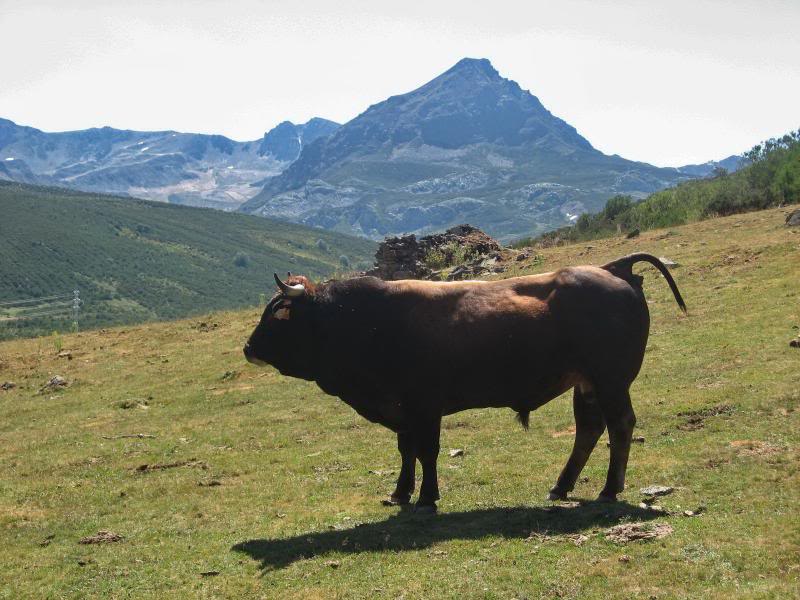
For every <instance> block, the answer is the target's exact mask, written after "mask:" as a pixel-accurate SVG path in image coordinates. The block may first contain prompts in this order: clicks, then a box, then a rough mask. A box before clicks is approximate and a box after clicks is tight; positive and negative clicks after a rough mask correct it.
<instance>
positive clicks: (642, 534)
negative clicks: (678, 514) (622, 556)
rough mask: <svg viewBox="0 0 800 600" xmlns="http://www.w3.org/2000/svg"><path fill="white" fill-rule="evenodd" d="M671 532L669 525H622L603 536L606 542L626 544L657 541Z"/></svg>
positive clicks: (608, 530)
mask: <svg viewBox="0 0 800 600" xmlns="http://www.w3.org/2000/svg"><path fill="white" fill-rule="evenodd" d="M672 531H673V529H672V526H671V525H670V524H669V523H623V524H621V525H615V526H614V527H611V528H610V529H607V530H606V532H605V535H606V539H607V540H609V541H611V542H614V543H615V544H627V543H628V542H634V541H639V540H643V541H648V540H658V539H661V538H663V537H666V536H668V535H669V534H671V533H672Z"/></svg>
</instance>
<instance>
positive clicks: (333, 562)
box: [325, 560, 342, 569]
mask: <svg viewBox="0 0 800 600" xmlns="http://www.w3.org/2000/svg"><path fill="white" fill-rule="evenodd" d="M341 564H342V563H340V562H339V561H338V560H326V561H325V566H326V567H330V568H331V569H338V568H339V567H340V566H341Z"/></svg>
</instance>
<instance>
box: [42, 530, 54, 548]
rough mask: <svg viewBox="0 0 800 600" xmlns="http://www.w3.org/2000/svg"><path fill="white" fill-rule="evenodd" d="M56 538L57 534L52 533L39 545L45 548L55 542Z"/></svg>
mask: <svg viewBox="0 0 800 600" xmlns="http://www.w3.org/2000/svg"><path fill="white" fill-rule="evenodd" d="M55 537H56V534H55V533H51V534H50V535H48V536H45V538H44V539H43V540H42V541H41V542H39V545H40V546H42V547H43V548H44V547H45V546H49V545H50V544H51V543H52V542H53V540H54V539H55Z"/></svg>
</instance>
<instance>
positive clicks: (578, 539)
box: [569, 533, 589, 546]
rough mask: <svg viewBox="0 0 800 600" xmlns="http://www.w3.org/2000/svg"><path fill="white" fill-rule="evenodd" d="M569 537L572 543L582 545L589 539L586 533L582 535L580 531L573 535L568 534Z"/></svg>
mask: <svg viewBox="0 0 800 600" xmlns="http://www.w3.org/2000/svg"><path fill="white" fill-rule="evenodd" d="M569 539H570V540H572V543H573V544H575V545H576V546H582V545H583V544H584V542H587V541H589V536H588V535H583V534H582V533H577V534H575V535H571V536H569Z"/></svg>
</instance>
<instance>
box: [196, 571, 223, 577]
mask: <svg viewBox="0 0 800 600" xmlns="http://www.w3.org/2000/svg"><path fill="white" fill-rule="evenodd" d="M217 575H219V571H203V572H202V573H200V577H216V576H217Z"/></svg>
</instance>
